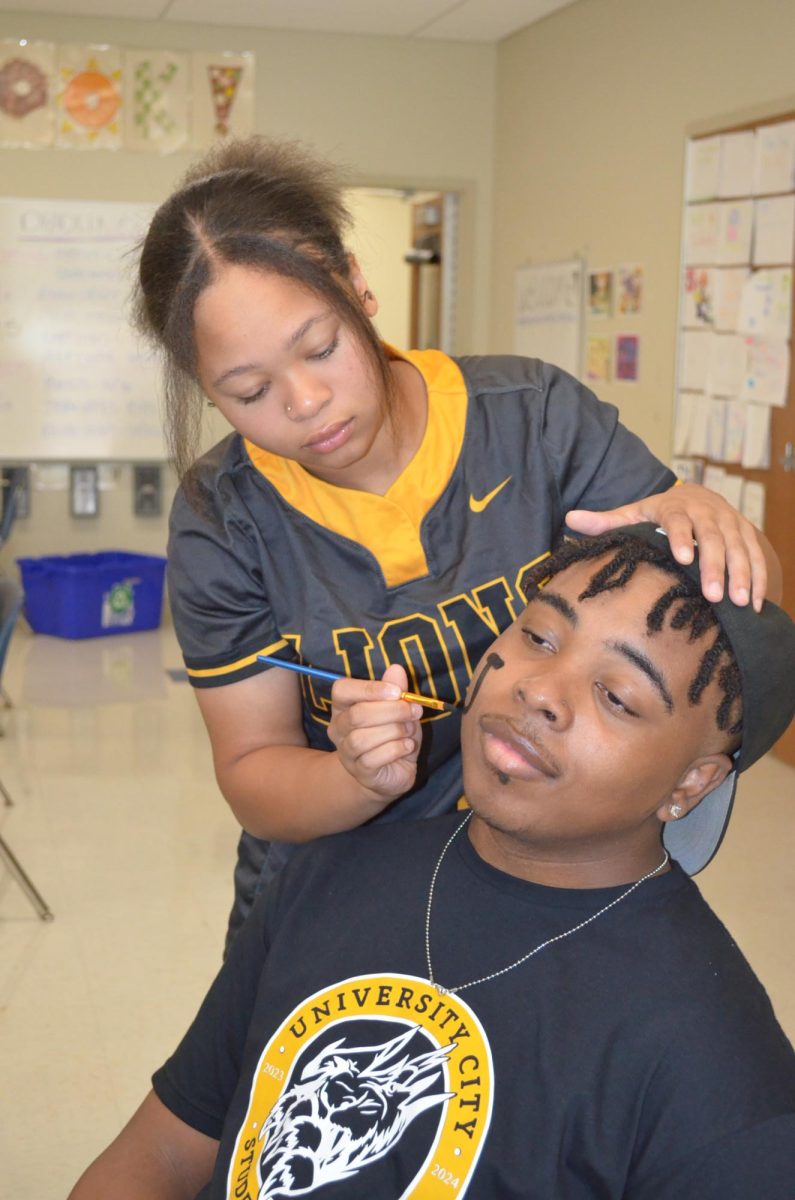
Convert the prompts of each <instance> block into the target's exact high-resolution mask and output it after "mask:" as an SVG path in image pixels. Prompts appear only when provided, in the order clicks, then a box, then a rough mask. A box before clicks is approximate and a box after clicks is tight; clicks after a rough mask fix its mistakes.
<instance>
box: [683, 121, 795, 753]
mask: <svg viewBox="0 0 795 1200" xmlns="http://www.w3.org/2000/svg"><path fill="white" fill-rule="evenodd" d="M794 280H795V111H792V110H791V109H788V110H787V111H782V112H780V113H776V114H774V115H771V116H770V117H768V118H767V119H763V120H753V121H748V122H747V123H743V124H732V125H731V126H728V127H724V128H720V127H718V128H717V129H715V130H712V131H710V132H707V133H704V134H703V135H699V136H697V137H693V138H691V139H690V140H689V141H688V143H687V172H686V178H685V198H684V207H683V223H682V263H681V276H680V303H679V340H678V362H677V403H676V419H675V424H674V458H673V460H672V465H673V467H674V470H675V471H676V473H677V474H678V475H679V477H680V478H682V479H692V480H694V481H695V482H700V483H703V484H704V485H705V486H707V487H709V488H711V489H712V490H713V491H716V492H718V493H720V494H721V495H723V496H724V497H725V498H726V499H727V500H728V501H729V502H730V503H731V504H733V505H734V507H735V508H739V509H740V510H741V511H742V512H743V513H744V514H745V516H746V517H748V519H749V520H751V521H752V522H753V523H754V524H755V525H756V526H758V527H759V528H762V529H763V530H764V531H765V533H766V534H767V536H768V538H769V539H770V541H771V543H772V544H773V546H774V548H775V550H776V551H777V553H778V556H779V559H780V562H781V568H782V572H783V576H784V589H783V591H784V600H783V603H784V606H785V607H786V608H787V611H788V612H789V613H790V615H791V616H792V617H794V618H795V605H793V596H794V595H795V540H793V536H792V522H793V513H795V449H794V447H795V374H794V373H793V371H792V361H791V360H792V344H793V335H794V334H795V295H794V293H793V281H794ZM776 753H777V754H778V755H779V757H781V758H783V759H784V760H785V761H786V762H789V763H791V764H793V765H795V726H793V727H792V728H791V729H790V730H789V732H788V733H786V734H785V735H784V736H783V738H781V740H780V741H779V742H778V744H777V746H776Z"/></svg>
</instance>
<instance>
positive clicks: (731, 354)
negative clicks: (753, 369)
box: [704, 333, 747, 396]
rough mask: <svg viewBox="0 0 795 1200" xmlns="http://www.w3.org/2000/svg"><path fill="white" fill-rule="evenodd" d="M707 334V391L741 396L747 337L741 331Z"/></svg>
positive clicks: (705, 384) (745, 365) (745, 363)
mask: <svg viewBox="0 0 795 1200" xmlns="http://www.w3.org/2000/svg"><path fill="white" fill-rule="evenodd" d="M707 336H708V339H709V340H708V342H707V374H706V379H705V381H704V389H705V391H707V392H709V394H710V395H711V396H739V395H740V391H741V389H742V387H743V380H744V379H745V373H746V368H747V349H746V339H745V338H744V337H743V336H742V335H741V334H739V333H711V334H708V335H707Z"/></svg>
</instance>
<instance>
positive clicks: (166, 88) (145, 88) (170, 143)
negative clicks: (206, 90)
mask: <svg viewBox="0 0 795 1200" xmlns="http://www.w3.org/2000/svg"><path fill="white" fill-rule="evenodd" d="M188 61H189V60H188V57H187V55H185V54H178V53H176V52H175V51H173V50H127V51H125V54H124V85H125V104H124V146H125V149H127V150H155V151H159V152H160V153H161V154H170V153H172V152H173V151H175V150H181V149H182V148H183V147H184V146H186V145H187V143H188V85H189V79H188Z"/></svg>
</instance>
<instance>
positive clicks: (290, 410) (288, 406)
mask: <svg viewBox="0 0 795 1200" xmlns="http://www.w3.org/2000/svg"><path fill="white" fill-rule="evenodd" d="M286 411H287V415H288V416H289V415H290V413H291V412H292V411H293V406H292V404H288V405H287V410H286Z"/></svg>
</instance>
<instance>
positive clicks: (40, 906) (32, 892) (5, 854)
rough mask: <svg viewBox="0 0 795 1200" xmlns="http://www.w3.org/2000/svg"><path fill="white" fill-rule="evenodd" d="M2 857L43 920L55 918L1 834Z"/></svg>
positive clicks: (0, 851)
mask: <svg viewBox="0 0 795 1200" xmlns="http://www.w3.org/2000/svg"><path fill="white" fill-rule="evenodd" d="M0 787H2V784H0ZM3 791H4V792H5V788H3ZM5 794H6V795H8V793H5ZM0 857H2V858H3V859H4V861H5V863H6V865H7V867H8V869H9V871H10V872H11V874H12V875H13V876H14V878H15V879H16V881H17V883H18V884H19V886H20V887H21V888H22V891H23V892H24V893H25V895H26V896H27V897H28V900H30V902H31V904H32V905H33V907H34V908H35V909H36V912H37V913H38V914H39V916H40V917H41V919H42V921H52V920H54V914H53V913H52V912H51V911H50V909H49V907H48V905H47V902H46V901H45V899H44V897H43V896H42V894H41V892H39V891H38V889H37V888H36V886H35V884H34V883H33V880H32V879H31V878H30V876H29V875H28V874H27V872H26V871H25V869H24V867H23V866H22V864H21V863H20V862H19V860H18V859H17V858H16V857H15V855H14V854H13V852H12V850H11V847H10V846H9V845H8V842H7V841H6V840H5V838H4V837H2V836H1V835H0Z"/></svg>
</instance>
